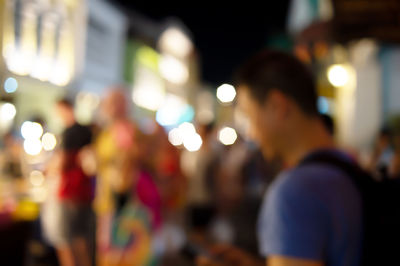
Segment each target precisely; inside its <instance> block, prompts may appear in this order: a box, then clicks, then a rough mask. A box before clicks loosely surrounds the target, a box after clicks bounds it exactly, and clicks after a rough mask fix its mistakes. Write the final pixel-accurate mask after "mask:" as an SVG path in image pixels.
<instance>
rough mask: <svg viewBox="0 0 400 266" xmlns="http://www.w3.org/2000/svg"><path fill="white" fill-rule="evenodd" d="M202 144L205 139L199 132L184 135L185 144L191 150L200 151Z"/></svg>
mask: <svg viewBox="0 0 400 266" xmlns="http://www.w3.org/2000/svg"><path fill="white" fill-rule="evenodd" d="M202 144H203V141H202V139H201V137H200V135H199V134H197V133H194V134H190V135H188V136H184V139H183V146H184V147H185V148H186V149H187V150H188V151H190V152H194V151H198V150H199V149H200V148H201V145H202Z"/></svg>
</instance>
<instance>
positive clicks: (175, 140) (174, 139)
mask: <svg viewBox="0 0 400 266" xmlns="http://www.w3.org/2000/svg"><path fill="white" fill-rule="evenodd" d="M168 140H169V142H170V143H171V144H172V145H174V146H179V145H182V144H183V136H182V134H181V132H180V131H179V129H178V128H174V129H172V130H171V131H170V132H169V133H168Z"/></svg>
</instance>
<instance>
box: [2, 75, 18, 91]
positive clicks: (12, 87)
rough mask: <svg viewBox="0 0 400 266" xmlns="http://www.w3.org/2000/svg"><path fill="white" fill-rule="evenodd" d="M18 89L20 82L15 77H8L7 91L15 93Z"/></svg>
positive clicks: (6, 82)
mask: <svg viewBox="0 0 400 266" xmlns="http://www.w3.org/2000/svg"><path fill="white" fill-rule="evenodd" d="M17 89H18V82H17V80H16V79H15V78H8V79H6V81H5V82H4V90H5V91H6V92H7V93H13V92H16V91H17Z"/></svg>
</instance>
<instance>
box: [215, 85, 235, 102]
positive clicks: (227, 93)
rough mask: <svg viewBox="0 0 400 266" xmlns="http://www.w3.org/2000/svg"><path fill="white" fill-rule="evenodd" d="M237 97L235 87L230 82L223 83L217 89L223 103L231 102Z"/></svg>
mask: <svg viewBox="0 0 400 266" xmlns="http://www.w3.org/2000/svg"><path fill="white" fill-rule="evenodd" d="M235 97H236V90H235V87H233V86H232V85H229V84H222V85H221V86H219V87H218V89H217V98H218V100H220V101H221V102H222V103H230V102H232V101H233V100H234V99H235Z"/></svg>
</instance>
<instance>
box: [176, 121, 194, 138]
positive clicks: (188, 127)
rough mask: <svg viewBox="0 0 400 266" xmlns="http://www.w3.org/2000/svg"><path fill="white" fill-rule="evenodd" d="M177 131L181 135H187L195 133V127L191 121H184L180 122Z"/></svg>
mask: <svg viewBox="0 0 400 266" xmlns="http://www.w3.org/2000/svg"><path fill="white" fill-rule="evenodd" d="M178 129H179V132H181V134H182V136H189V135H193V134H195V133H196V129H195V127H194V125H193V124H192V123H189V122H185V123H182V124H181V125H180V126H179V127H178Z"/></svg>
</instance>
